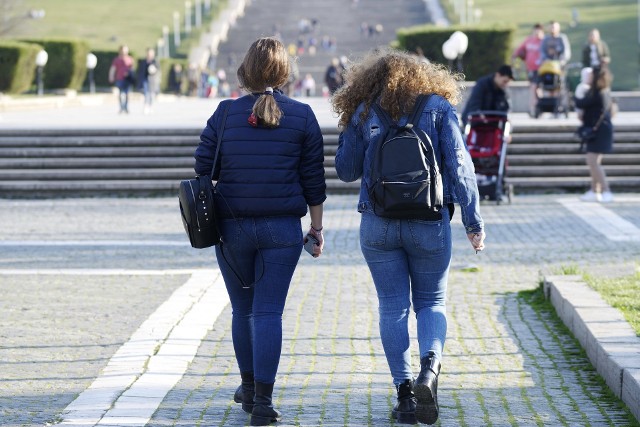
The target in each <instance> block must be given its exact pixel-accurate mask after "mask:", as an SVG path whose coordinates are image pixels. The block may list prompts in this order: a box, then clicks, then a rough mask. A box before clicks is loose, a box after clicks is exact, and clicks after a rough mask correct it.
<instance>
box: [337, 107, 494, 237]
mask: <svg viewBox="0 0 640 427" xmlns="http://www.w3.org/2000/svg"><path fill="white" fill-rule="evenodd" d="M363 109H364V104H361V105H360V106H359V107H358V109H357V110H356V112H355V113H354V114H353V117H351V121H350V122H349V124H348V125H347V126H346V128H345V129H344V130H343V131H342V133H340V138H339V145H338V151H337V153H336V170H337V172H338V177H339V178H340V179H341V180H342V181H345V182H352V181H355V180H357V179H358V178H362V180H361V185H360V201H359V203H358V211H360V212H364V211H369V212H373V206H372V204H371V202H370V201H369V194H368V192H367V187H368V183H369V175H370V170H371V162H372V161H373V157H374V154H375V146H376V144H378V143H379V142H380V139H381V138H382V137H383V136H384V134H385V130H384V129H382V121H381V120H380V118H379V117H378V116H377V115H376V113H375V112H374V111H373V109H369V115H368V117H367V118H366V120H365V121H364V122H362V121H361V119H360V113H361V112H362V111H363ZM406 121H407V117H403V118H402V119H401V120H400V124H404V123H406ZM419 127H420V128H421V129H423V130H424V131H425V132H426V133H427V134H428V135H429V136H430V137H431V142H432V143H433V147H434V151H435V154H436V158H437V159H440V171H441V173H442V182H443V190H444V202H445V203H453V202H457V203H458V204H459V205H460V213H461V215H462V223H463V224H464V227H465V230H466V232H467V233H478V232H480V231H482V230H483V228H484V223H483V221H482V217H481V216H480V200H479V197H480V196H479V195H478V185H477V182H476V175H475V170H474V167H473V162H472V160H471V156H470V155H469V151H468V150H467V146H466V144H465V142H464V140H463V138H462V134H461V132H460V126H459V124H458V117H457V116H456V112H455V110H454V109H453V107H452V106H451V104H450V103H449V102H448V101H447V100H446V99H444V98H442V97H440V96H438V95H432V96H431V97H430V98H429V101H428V102H427V105H426V106H425V109H424V111H423V113H422V116H421V117H420V122H419Z"/></svg>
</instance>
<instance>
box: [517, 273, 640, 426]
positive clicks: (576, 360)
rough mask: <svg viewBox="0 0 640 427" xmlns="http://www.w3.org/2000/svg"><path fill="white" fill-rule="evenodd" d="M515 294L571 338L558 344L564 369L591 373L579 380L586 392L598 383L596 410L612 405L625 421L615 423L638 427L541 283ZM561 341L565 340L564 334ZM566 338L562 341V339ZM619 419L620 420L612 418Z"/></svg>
mask: <svg viewBox="0 0 640 427" xmlns="http://www.w3.org/2000/svg"><path fill="white" fill-rule="evenodd" d="M518 298H519V299H521V300H522V301H524V302H525V303H527V304H529V305H530V306H531V307H532V308H533V309H534V310H535V311H536V312H537V313H538V315H539V316H540V319H544V321H545V322H546V323H547V327H548V328H550V329H551V330H553V331H554V332H555V333H554V335H556V336H558V338H559V337H560V336H561V335H562V336H565V337H566V339H567V340H571V341H572V344H573V345H571V346H566V345H562V346H560V348H561V349H562V352H563V353H564V356H565V357H566V358H567V359H568V360H571V364H570V366H569V367H568V368H567V369H571V370H573V371H576V372H585V373H586V372H589V373H592V375H589V376H588V379H589V381H588V383H585V384H582V386H583V389H584V388H586V389H588V390H590V394H591V393H593V392H594V391H595V390H593V387H598V388H599V389H600V390H598V392H597V393H596V394H598V395H599V396H598V398H597V400H598V406H599V408H598V409H599V410H601V411H603V410H604V411H606V407H607V406H613V407H616V408H618V409H620V411H621V412H623V413H624V415H625V417H626V420H625V421H626V422H625V423H624V424H617V425H625V426H629V427H640V423H639V422H638V420H636V419H635V417H634V416H633V414H632V413H631V411H629V408H628V407H627V406H626V405H625V403H624V402H623V401H622V400H620V399H619V398H618V397H616V395H615V394H613V392H612V391H611V389H610V388H609V387H608V386H607V384H606V383H605V382H604V379H602V377H601V376H600V375H599V374H598V373H597V372H596V371H595V369H594V368H593V366H592V365H591V363H590V362H589V359H588V357H587V354H586V352H585V351H584V349H583V348H582V347H581V346H580V343H579V342H578V340H577V339H576V338H575V337H574V336H573V334H572V333H571V331H570V330H569V329H568V328H567V327H566V326H565V325H564V323H563V322H562V320H561V319H560V317H559V316H558V314H557V313H556V310H555V308H554V307H553V305H552V304H551V302H550V301H548V300H547V299H546V298H545V296H544V290H543V285H542V283H540V285H539V286H538V287H537V288H535V289H533V290H527V291H520V292H518ZM562 341H565V340H564V338H563V339H562ZM565 342H566V341H565ZM616 421H617V422H619V421H620V420H619V419H618V420H616Z"/></svg>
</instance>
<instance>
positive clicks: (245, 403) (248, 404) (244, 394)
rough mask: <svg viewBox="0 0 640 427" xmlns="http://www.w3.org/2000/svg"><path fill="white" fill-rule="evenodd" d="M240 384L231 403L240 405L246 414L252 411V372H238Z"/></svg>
mask: <svg viewBox="0 0 640 427" xmlns="http://www.w3.org/2000/svg"><path fill="white" fill-rule="evenodd" d="M240 377H241V378H242V384H240V385H239V386H238V388H237V389H236V392H235V394H234V395H233V401H234V402H236V403H242V410H243V411H244V412H246V413H248V414H250V413H251V411H253V395H254V394H255V385H254V382H253V381H254V380H253V372H240Z"/></svg>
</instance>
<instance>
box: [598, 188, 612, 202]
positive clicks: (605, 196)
mask: <svg viewBox="0 0 640 427" xmlns="http://www.w3.org/2000/svg"><path fill="white" fill-rule="evenodd" d="M600 201H601V202H602V203H611V202H613V193H611V191H603V192H602V197H601V198H600Z"/></svg>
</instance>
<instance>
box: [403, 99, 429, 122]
mask: <svg viewBox="0 0 640 427" xmlns="http://www.w3.org/2000/svg"><path fill="white" fill-rule="evenodd" d="M430 97H431V95H425V94H421V95H418V97H417V98H416V104H415V106H414V107H413V110H412V112H411V116H409V121H408V122H407V123H411V124H412V125H413V126H414V127H417V126H418V122H419V121H420V116H421V115H422V112H423V111H424V107H425V106H426V105H427V101H429V98H430Z"/></svg>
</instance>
